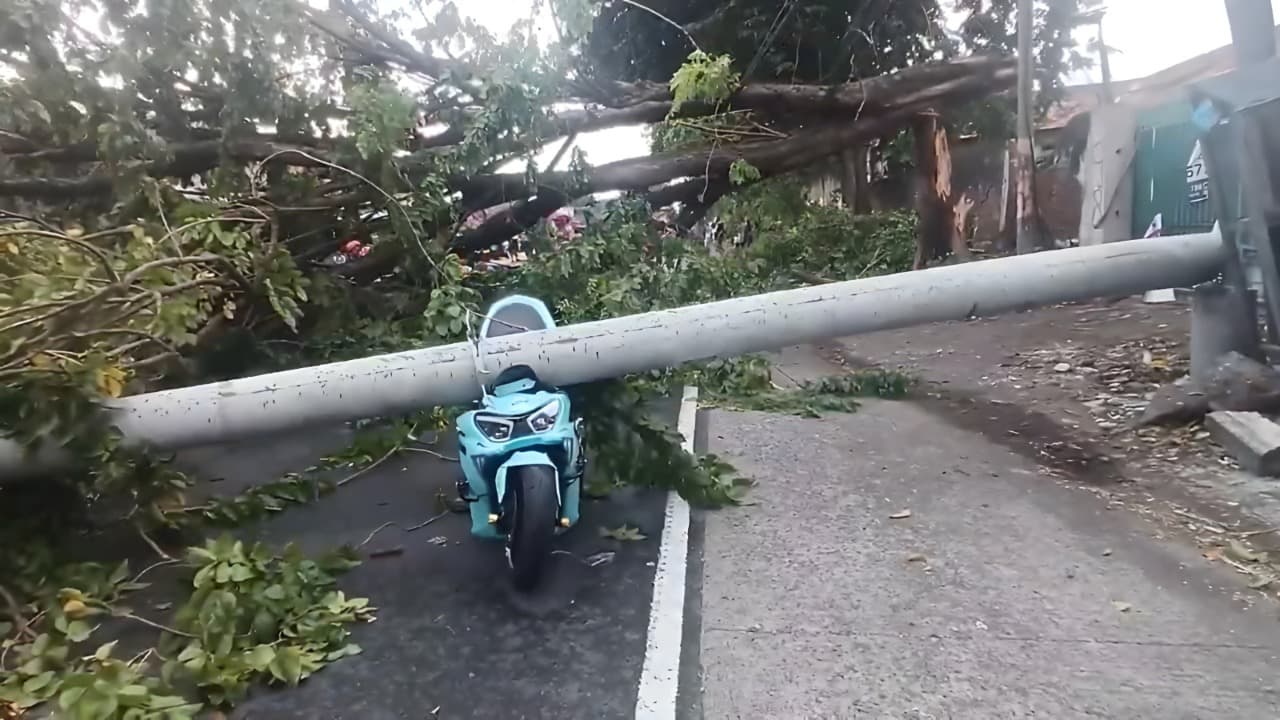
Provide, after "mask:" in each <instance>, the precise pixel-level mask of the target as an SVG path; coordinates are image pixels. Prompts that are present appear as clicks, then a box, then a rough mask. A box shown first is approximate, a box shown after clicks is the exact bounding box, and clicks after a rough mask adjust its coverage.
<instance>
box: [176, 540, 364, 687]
mask: <svg viewBox="0 0 1280 720" xmlns="http://www.w3.org/2000/svg"><path fill="white" fill-rule="evenodd" d="M186 562H187V565H188V566H189V567H190V568H191V569H193V570H195V574H194V576H193V578H192V580H191V586H192V588H193V592H192V594H191V597H190V598H189V599H188V600H187V602H186V604H185V605H184V606H183V607H182V608H181V609H179V610H178V612H177V614H176V616H175V628H174V629H175V630H177V632H176V633H170V637H169V638H166V640H168V641H169V642H167V643H166V646H167V647H165V648H163V650H164V652H165V654H166V655H168V656H171V657H173V658H174V660H172V661H170V662H169V663H168V664H167V666H166V674H168V675H171V676H172V675H175V674H177V673H178V672H179V668H181V669H182V670H185V671H187V672H190V673H191V674H192V676H193V678H194V680H195V683H196V685H197V686H198V687H199V688H200V690H201V692H202V693H203V694H204V695H205V696H206V697H208V698H209V701H210V702H211V703H212V704H214V705H224V704H227V703H229V702H233V701H235V700H238V699H240V698H242V697H243V696H244V694H245V693H246V691H247V690H248V687H249V684H250V683H251V682H252V681H253V680H254V679H255V678H257V677H260V676H266V677H268V678H269V679H270V680H272V681H274V682H278V683H281V684H287V685H297V684H298V682H300V681H301V680H303V679H305V678H306V677H308V676H310V675H311V674H312V673H314V672H315V671H316V670H318V669H320V668H321V667H323V666H324V665H326V664H328V663H330V662H333V661H335V660H338V659H341V658H343V657H347V656H349V655H355V654H358V653H359V652H360V647H359V646H358V645H355V644H352V643H350V642H349V641H348V638H349V636H350V630H348V628H347V626H348V625H350V624H351V623H354V622H367V621H370V620H372V619H373V616H372V608H370V607H369V601H368V600H366V599H363V598H347V597H346V596H345V595H344V594H343V593H342V591H340V590H337V589H335V587H334V584H335V579H334V572H336V571H341V570H345V569H348V568H350V567H353V566H354V565H355V564H357V563H356V560H355V558H354V555H353V554H351V553H338V554H334V555H330V556H327V557H323V558H321V559H319V560H318V561H317V560H310V559H307V558H305V557H304V556H303V555H302V554H301V553H300V552H299V551H298V550H297V548H295V547H293V546H289V547H286V548H285V550H284V552H283V554H282V555H280V556H277V555H275V554H274V553H273V552H272V551H270V550H268V549H267V548H265V547H264V546H262V545H253V546H250V547H246V546H245V545H244V544H243V543H241V542H240V541H237V540H233V539H232V538H230V537H227V536H223V537H221V538H219V539H218V540H215V541H210V542H208V543H206V544H205V546H204V547H193V548H191V549H190V550H189V551H188V554H187V560H186Z"/></svg>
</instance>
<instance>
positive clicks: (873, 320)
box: [0, 233, 1223, 480]
mask: <svg viewBox="0 0 1280 720" xmlns="http://www.w3.org/2000/svg"><path fill="white" fill-rule="evenodd" d="M1222 257H1223V246H1222V239H1221V237H1220V236H1219V235H1218V234H1216V233H1204V234H1198V235H1181V236H1177V237H1166V238H1155V239H1150V240H1131V241H1128V242H1119V243H1111V244H1108V245H1097V246H1093V247H1078V248H1070V249H1066V250H1055V251H1049V252H1044V253H1037V254H1035V255H1028V256H1023V257H1008V258H1000V259H995V260H987V261H984V262H977V263H963V264H960V265H953V266H943V267H936V268H932V269H929V270H921V271H917V272H908V273H898V274H895V275H884V276H880V277H873V278H865V279H862V280H851V281H848V282H840V283H830V284H827V285H815V286H811V287H805V288H799V289H796V290H784V291H780V292H773V293H766V294H763V295H754V296H751V297H744V298H735V299H732V300H722V301H719V302H713V303H706V304H703V305H689V306H686V307H682V308H676V309H672V310H660V311H656V312H648V313H641V314H639V315H630V316H627V317H621V318H615V319H611V320H600V321H597V322H590V323H583V324H580V325H569V326H566V327H561V328H556V329H554V330H548V331H542V332H530V333H521V334H516V335H507V336H503V337H500V338H494V339H492V340H486V341H485V342H484V343H483V345H482V348H481V354H480V356H479V361H477V358H476V357H474V356H473V353H472V348H471V346H469V345H468V344H467V343H457V344H453V345H444V346H440V347H433V348H427V349H425V350H414V351H410V352H402V353H394V354H390V355H377V356H374V357H368V358H363V359H360V360H349V361H346V362H339V363H331V364H328V365H319V366H316V367H309V368H301V369H298V370H288V371H285V372H278V373H271V374H269V375H259V376H257V377H250V378H243V379H238V380H228V381H225V382H219V383H210V384H207V385H197V386H194V387H188V388H181V389H178V390H166V391H163V392H157V393H150V394H146V395H138V396H134V397H128V398H123V399H120V400H117V401H113V402H112V403H111V404H110V406H109V407H110V408H111V412H112V413H113V414H114V418H113V420H114V421H115V423H116V425H117V426H118V427H119V428H120V430H121V432H122V433H123V434H124V436H125V438H126V441H128V442H132V443H138V444H145V445H147V446H150V447H153V448H155V449H157V450H162V451H165V450H176V449H180V448H183V447H190V446H196V445H205V444H213V443H221V442H230V441H235V440H241V439H244V438H250V437H260V436H264V435H270V434H272V433H278V432H282V431H286V430H290V429H299V428H304V427H307V426H319V425H326V424H333V423H338V422H342V421H347V420H354V419H357V418H366V417H374V416H379V415H394V414H400V413H407V412H412V411H415V410H420V409H422V408H426V407H430V406H433V405H455V404H461V403H466V402H468V401H471V400H474V399H476V398H478V397H479V396H480V385H479V383H480V381H481V379H483V380H484V381H485V382H490V381H492V379H493V378H494V377H495V376H496V374H497V372H498V371H499V370H501V369H503V368H506V367H510V366H511V365H516V364H525V365H529V366H531V367H533V368H534V370H536V371H537V373H538V374H539V376H541V377H542V378H543V379H544V380H546V381H547V382H550V383H552V384H556V385H572V384H575V383H584V382H590V381H593V380H601V379H605V378H615V377H622V376H624V375H627V374H629V373H635V372H641V371H646V370H654V369H660V368H667V367H672V366H676V365H680V364H681V363H686V362H690V361H695V360H704V359H709V358H713V357H733V356H736V355H742V354H744V353H752V352H761V351H765V350H773V349H777V348H782V347H787V346H790V345H797V344H802V343H809V342H816V341H821V340H825V339H828V338H833V337H841V336H845V335H856V334H858V333H867V332H874V331H876V330H888V329H893V328H903V327H909V326H912V325H921V324H925V323H931V322H938V321H944V320H961V319H964V318H967V317H969V316H971V315H995V314H999V313H1004V312H1009V311H1013V310H1023V309H1027V308H1032V307H1036V306H1038V305H1048V304H1052V303H1059V302H1067V301H1073V300H1087V299H1090V298H1096V297H1113V296H1117V295H1131V294H1135V293H1140V292H1143V291H1145V290H1150V289H1152V288H1165V287H1170V286H1174V287H1191V286H1193V285H1196V284H1198V283H1200V282H1203V281H1205V280H1208V279H1209V278H1211V277H1212V276H1213V275H1214V274H1216V273H1217V272H1218V268H1219V266H1220V265H1221V261H1222ZM478 365H479V366H481V367H483V369H484V370H486V371H487V374H485V375H483V376H481V375H479V374H478V367H477V366H478ZM29 460H30V461H28V459H24V458H23V455H22V452H21V449H20V448H19V447H17V446H16V445H14V444H13V443H9V442H4V443H0V480H2V479H5V478H7V477H10V476H14V475H17V474H21V473H24V472H25V473H27V474H30V472H32V471H34V470H37V469H40V468H42V467H43V468H49V467H52V466H53V465H56V464H57V463H58V462H59V458H58V456H57V455H48V456H45V457H43V458H34V459H29Z"/></svg>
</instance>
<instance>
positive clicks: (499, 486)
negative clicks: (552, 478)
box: [493, 450, 561, 512]
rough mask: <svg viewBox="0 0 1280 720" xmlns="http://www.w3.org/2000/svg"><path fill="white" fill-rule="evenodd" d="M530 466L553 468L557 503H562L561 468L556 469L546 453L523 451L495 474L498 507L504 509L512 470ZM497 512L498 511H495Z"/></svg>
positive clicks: (503, 464)
mask: <svg viewBox="0 0 1280 720" xmlns="http://www.w3.org/2000/svg"><path fill="white" fill-rule="evenodd" d="M530 465H545V466H546V467H549V468H551V471H552V472H553V473H555V475H556V502H557V503H559V502H560V501H561V498H560V468H558V467H556V464H555V463H554V462H551V458H550V457H548V456H547V454H546V453H544V452H541V451H538V450H521V451H519V452H515V453H512V455H511V457H510V458H508V459H507V461H506V462H504V463H502V464H501V465H499V466H498V471H497V472H496V473H494V477H493V490H494V492H495V493H496V494H497V496H498V497H497V500H498V502H497V503H496V507H502V503H503V501H504V500H506V499H507V477H508V475H509V471H510V470H511V469H512V468H518V467H528V466H530ZM495 512H496V511H495Z"/></svg>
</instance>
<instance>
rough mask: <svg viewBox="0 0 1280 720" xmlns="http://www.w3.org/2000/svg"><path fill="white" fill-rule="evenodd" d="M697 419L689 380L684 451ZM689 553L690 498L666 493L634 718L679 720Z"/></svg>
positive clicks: (683, 411) (681, 423)
mask: <svg viewBox="0 0 1280 720" xmlns="http://www.w3.org/2000/svg"><path fill="white" fill-rule="evenodd" d="M697 423H698V388H697V387H694V386H692V385H689V386H685V389H684V396H683V397H682V398H681V400H680V415H679V418H678V419H677V420H676V430H677V431H678V432H679V433H680V435H681V436H682V437H683V439H684V442H683V443H682V445H683V447H684V449H685V452H688V453H692V452H693V436H694V430H695V429H696V427H697ZM688 556H689V503H687V502H685V501H684V498H682V497H680V495H679V494H678V493H675V492H671V493H668V494H667V511H666V517H665V519H664V520H663V523H662V544H661V546H660V548H659V550H658V567H657V569H656V570H655V571H654V573H653V602H652V603H650V605H649V635H648V642H647V643H646V645H645V650H644V666H643V667H642V668H641V669H640V690H639V692H638V693H636V715H635V717H636V720H675V716H676V695H677V694H678V693H679V691H680V644H681V641H682V639H683V637H684V586H685V573H686V570H687V561H688Z"/></svg>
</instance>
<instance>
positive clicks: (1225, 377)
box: [1205, 352, 1280, 413]
mask: <svg viewBox="0 0 1280 720" xmlns="http://www.w3.org/2000/svg"><path fill="white" fill-rule="evenodd" d="M1205 394H1206V395H1207V396H1208V398H1209V405H1210V406H1211V407H1212V408H1213V409H1214V410H1238V411H1255V412H1263V413H1270V412H1280V371H1277V370H1276V369H1275V368H1272V367H1271V366H1269V365H1263V364H1262V363H1260V362H1258V361H1257V360H1254V359H1252V358H1247V357H1245V356H1244V355H1241V354H1240V353H1237V352H1233V353H1228V354H1226V355H1224V356H1223V357H1222V359H1221V360H1219V361H1218V364H1217V365H1216V366H1214V368H1213V371H1212V372H1211V373H1210V374H1209V379H1208V380H1207V381H1206V386H1205Z"/></svg>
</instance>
